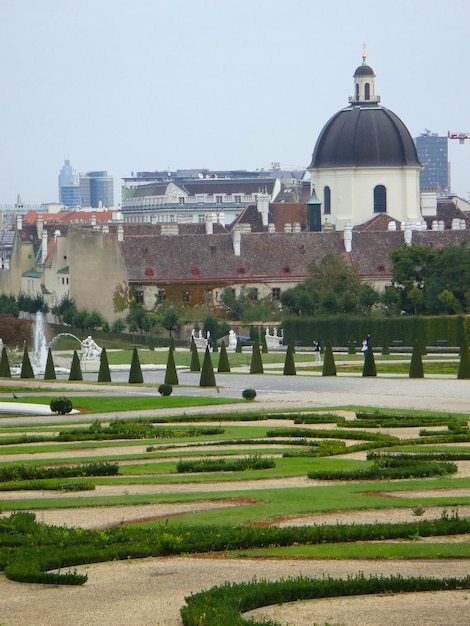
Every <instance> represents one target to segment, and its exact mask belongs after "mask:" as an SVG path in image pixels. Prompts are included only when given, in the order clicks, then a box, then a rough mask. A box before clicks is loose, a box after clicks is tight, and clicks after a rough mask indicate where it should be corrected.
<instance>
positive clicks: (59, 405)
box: [49, 396, 73, 415]
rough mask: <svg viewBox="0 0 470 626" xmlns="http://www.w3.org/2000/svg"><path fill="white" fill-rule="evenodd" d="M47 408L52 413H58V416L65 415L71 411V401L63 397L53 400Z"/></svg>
mask: <svg viewBox="0 0 470 626" xmlns="http://www.w3.org/2000/svg"><path fill="white" fill-rule="evenodd" d="M49 406H50V409H51V411H52V412H53V413H58V414H59V415H66V414H67V413H70V411H71V410H72V409H73V405H72V401H71V400H70V399H69V398H65V397H64V396H62V397H61V398H53V399H52V400H51V403H50V405H49Z"/></svg>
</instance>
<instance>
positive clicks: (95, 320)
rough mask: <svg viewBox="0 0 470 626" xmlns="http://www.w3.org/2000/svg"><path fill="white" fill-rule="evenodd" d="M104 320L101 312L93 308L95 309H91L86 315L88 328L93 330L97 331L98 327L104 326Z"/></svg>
mask: <svg viewBox="0 0 470 626" xmlns="http://www.w3.org/2000/svg"><path fill="white" fill-rule="evenodd" d="M104 321H105V320H104V317H103V316H102V315H101V313H100V312H99V311H96V310H95V309H93V311H90V313H88V315H87V317H86V320H85V323H86V328H87V330H89V331H91V332H95V331H96V329H97V328H101V327H102V326H103V324H104Z"/></svg>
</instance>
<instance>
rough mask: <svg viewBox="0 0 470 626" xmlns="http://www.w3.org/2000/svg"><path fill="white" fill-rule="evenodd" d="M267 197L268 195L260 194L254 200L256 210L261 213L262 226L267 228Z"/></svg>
mask: <svg viewBox="0 0 470 626" xmlns="http://www.w3.org/2000/svg"><path fill="white" fill-rule="evenodd" d="M269 197H270V196H269V193H266V192H262V193H259V194H258V196H257V198H256V208H257V209H258V213H261V219H262V221H263V226H267V225H268V221H269Z"/></svg>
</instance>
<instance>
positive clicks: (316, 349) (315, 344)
mask: <svg viewBox="0 0 470 626" xmlns="http://www.w3.org/2000/svg"><path fill="white" fill-rule="evenodd" d="M313 352H314V353H315V363H321V346H320V342H319V341H318V339H314V340H313Z"/></svg>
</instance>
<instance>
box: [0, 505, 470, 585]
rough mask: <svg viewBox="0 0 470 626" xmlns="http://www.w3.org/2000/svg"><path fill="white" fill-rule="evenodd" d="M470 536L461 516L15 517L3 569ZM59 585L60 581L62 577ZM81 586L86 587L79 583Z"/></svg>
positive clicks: (1, 538)
mask: <svg viewBox="0 0 470 626" xmlns="http://www.w3.org/2000/svg"><path fill="white" fill-rule="evenodd" d="M468 532H470V519H460V518H458V517H457V516H456V517H452V518H449V517H446V518H441V519H439V520H432V521H428V520H420V521H413V522H402V523H400V524H390V523H381V524H361V525H355V524H351V525H348V524H337V525H332V526H327V525H322V526H300V527H286V528H278V527H273V526H267V527H257V526H236V527H230V526H215V525H204V526H197V527H192V526H183V525H181V526H168V525H166V524H163V523H162V524H161V525H159V526H157V527H156V528H152V529H145V528H139V527H132V526H119V527H113V528H107V529H102V530H99V531H93V530H84V529H81V528H65V527H57V526H47V525H46V524H43V523H38V522H36V520H35V515H34V514H33V513H14V514H12V515H11V516H10V517H8V518H0V548H1V549H0V569H4V570H5V575H6V576H7V578H10V579H11V580H19V579H21V580H26V577H27V576H28V571H29V572H30V574H29V575H30V578H29V581H30V582H33V581H34V579H37V581H38V582H39V576H40V574H41V573H43V572H46V571H50V570H57V569H59V568H64V567H73V566H77V565H80V564H85V563H97V562H106V561H112V560H120V559H127V558H141V557H147V556H166V555H177V554H185V553H187V554H195V553H204V552H223V551H225V550H237V549H238V550H240V549H249V548H263V547H268V546H273V545H277V546H289V545H293V544H301V545H303V544H319V543H338V542H353V541H371V540H374V539H398V538H406V537H410V536H415V535H419V536H421V537H427V536H446V535H456V534H465V533H468ZM10 548H11V549H10ZM13 548H15V549H13ZM28 564H29V565H28ZM28 567H29V570H28ZM68 576H70V575H68ZM17 577H21V578H17ZM70 581H73V575H72V578H70V579H69V580H68V582H67V584H70ZM40 582H45V580H40ZM54 582H55V583H60V582H61V579H60V578H59V579H56V580H55V581H54ZM81 582H85V581H84V580H82V581H81ZM77 584H81V583H80V582H79V580H78V579H77Z"/></svg>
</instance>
